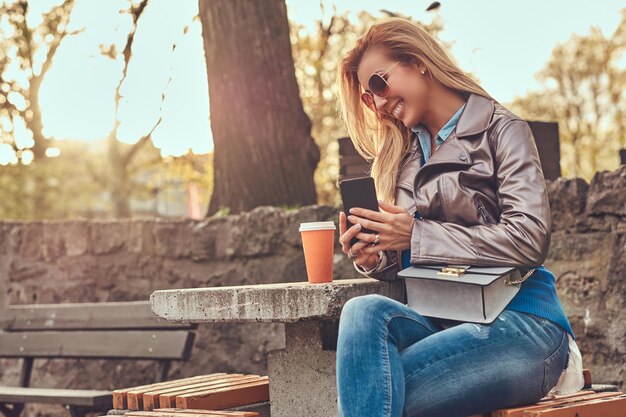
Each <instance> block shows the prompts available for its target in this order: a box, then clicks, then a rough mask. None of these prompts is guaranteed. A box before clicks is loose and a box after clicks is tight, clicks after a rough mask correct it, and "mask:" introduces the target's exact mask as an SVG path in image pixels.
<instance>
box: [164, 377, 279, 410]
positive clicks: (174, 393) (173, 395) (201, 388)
mask: <svg viewBox="0 0 626 417" xmlns="http://www.w3.org/2000/svg"><path fill="white" fill-rule="evenodd" d="M264 378H267V377H262V376H259V375H241V376H236V377H233V378H230V377H223V378H220V379H216V380H214V381H210V382H208V383H203V384H194V385H193V386H188V387H179V388H177V389H175V390H170V391H169V392H167V393H162V394H160V395H159V406H160V407H178V405H177V403H176V399H177V398H178V396H180V395H183V394H192V393H196V392H206V391H208V390H210V389H214V388H227V387H232V386H235V385H239V384H245V383H248V382H253V381H259V380H262V379H264ZM154 402H155V404H156V399H155V401H154ZM180 408H190V407H180ZM200 408H207V407H200Z"/></svg>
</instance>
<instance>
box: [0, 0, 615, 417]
mask: <svg viewBox="0 0 626 417" xmlns="http://www.w3.org/2000/svg"><path fill="white" fill-rule="evenodd" d="M0 7H1V10H2V13H1V14H0V32H1V36H0V45H1V46H0V288H2V290H3V294H2V297H0V312H3V309H6V308H9V307H10V306H17V305H29V304H46V303H55V304H56V303H85V302H110V301H146V300H148V299H149V297H150V294H151V293H152V292H154V291H156V290H160V289H169V288H192V287H213V286H224V285H244V284H265V283H277V282H294V281H304V280H306V270H305V265H304V258H303V255H302V246H301V241H300V237H299V234H298V232H297V229H298V224H299V223H300V222H302V221H317V220H320V221H321V220H333V221H335V222H336V221H337V214H338V210H339V208H340V196H339V193H338V183H337V179H338V177H339V171H340V158H339V153H340V146H339V142H338V139H339V138H341V137H345V136H346V133H347V132H346V130H345V126H344V125H343V123H342V122H341V121H340V119H339V118H338V114H337V107H336V89H335V86H334V82H335V73H336V69H337V64H338V60H339V59H340V57H341V56H342V55H343V53H344V52H345V51H347V50H348V49H349V48H350V47H351V46H352V45H353V43H354V41H355V40H356V39H357V37H358V36H360V35H361V34H362V33H364V31H365V30H366V29H367V28H368V27H369V25H370V24H372V23H373V22H375V21H376V19H378V18H381V17H386V16H402V17H406V18H408V19H411V20H413V21H416V22H418V23H420V24H422V25H423V26H424V27H425V28H426V29H427V30H428V31H429V32H430V33H432V34H433V35H434V36H435V37H436V38H437V39H439V40H440V41H441V42H442V43H443V44H444V45H445V46H446V48H447V49H448V51H449V52H450V54H451V56H452V57H453V58H454V59H455V60H456V61H457V62H458V63H459V65H460V66H461V68H462V69H464V70H465V71H466V72H468V73H469V74H470V75H471V76H472V77H473V78H475V79H476V80H477V81H478V82H479V83H481V85H482V86H483V87H484V88H485V89H486V90H487V91H488V92H489V93H490V94H491V95H493V96H494V97H495V98H496V99H498V100H499V101H500V102H501V103H502V104H504V105H505V106H507V107H508V108H510V109H511V110H512V111H513V112H515V113H516V114H518V115H519V116H520V117H522V118H524V119H525V120H533V121H545V122H553V123H557V124H558V134H559V136H558V137H559V145H560V147H559V148H560V154H559V156H560V159H559V161H558V162H559V164H560V172H561V176H560V177H559V178H557V179H554V180H549V181H547V183H548V190H549V195H550V206H551V210H552V217H553V234H552V243H551V248H550V254H549V256H548V259H547V261H546V266H547V267H548V268H549V269H550V270H551V271H553V272H554V274H555V276H556V278H557V289H558V292H559V298H560V299H561V302H562V304H563V307H564V309H565V311H566V313H567V315H568V318H569V319H570V322H571V324H572V327H573V329H574V331H575V333H576V334H577V343H578V345H579V347H580V349H581V352H582V353H583V363H584V365H585V367H588V368H590V369H591V370H592V372H593V375H594V377H595V378H596V380H599V381H602V382H605V383H611V384H616V385H619V386H620V387H623V385H624V381H626V350H625V349H626V332H625V331H624V323H625V322H626V296H625V295H626V280H625V279H624V277H626V262H625V261H624V259H626V221H625V219H626V202H625V199H626V166H625V165H622V164H621V161H620V150H623V149H625V148H626V132H625V129H626V114H625V113H626V94H625V93H624V91H626V88H624V87H625V86H626V55H625V54H624V50H625V49H626V2H602V3H599V2H588V1H551V2H549V3H546V2H541V1H525V2H515V1H501V2H492V1H485V0H473V1H460V0H457V1H442V2H434V3H433V2H405V1H388V2H385V4H384V6H381V3H380V2H375V1H369V0H368V1H358V2H357V1H336V2H331V1H324V0H322V1H315V0H306V1H302V0H300V1H296V0H288V1H286V2H285V1H284V0H263V1H251V0H232V1H206V0H203V1H200V2H197V1H195V0H148V1H145V0H144V1H127V0H114V1H106V2H102V1H96V0H66V1H60V0H31V1H19V0H13V1H11V0H5V1H3V2H2V3H1V6H0ZM381 7H384V9H381ZM250 231H254V233H252V234H250ZM335 249H336V251H335V264H334V267H335V277H336V278H352V277H358V274H357V273H356V271H354V268H353V266H352V263H351V262H349V260H348V259H346V257H345V255H343V254H342V253H341V251H340V249H339V247H336V248H335ZM281 346H284V335H283V329H282V324H280V323H259V324H232V323H218V324H214V325H210V326H209V325H203V326H200V328H199V329H198V331H197V340H196V343H195V345H194V349H193V354H192V358H191V360H190V361H189V362H186V363H180V364H175V365H174V366H173V367H172V370H171V377H173V378H177V377H184V376H192V375H197V374H201V373H209V372H250V373H258V374H266V373H267V363H266V357H267V353H268V351H271V350H275V349H279V348H280V347H281ZM94 362H96V363H94ZM111 362H112V363H111ZM155 372H156V370H155V365H154V364H153V363H150V362H149V361H145V362H144V361H139V363H134V362H131V363H129V362H128V361H107V364H106V366H104V365H103V363H102V362H100V361H83V360H80V359H78V360H41V361H37V362H36V366H35V370H34V371H33V379H32V381H31V382H32V383H31V385H32V386H39V387H55V388H82V389H108V390H111V389H115V388H118V387H120V386H132V385H140V384H145V383H149V382H151V381H152V380H153V378H154V375H155ZM19 373H20V366H19V362H18V361H17V360H13V359H2V360H0V385H8V386H15V385H16V384H17V381H18V379H19ZM62 412H63V410H62V409H61V408H54V407H50V406H29V407H28V408H27V413H28V414H27V415H29V416H34V415H60V414H61V413H62Z"/></svg>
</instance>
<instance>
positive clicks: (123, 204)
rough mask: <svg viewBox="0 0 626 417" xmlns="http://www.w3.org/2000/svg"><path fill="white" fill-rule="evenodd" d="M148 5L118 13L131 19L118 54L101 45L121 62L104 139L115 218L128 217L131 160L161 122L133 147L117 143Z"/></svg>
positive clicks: (136, 5) (133, 4)
mask: <svg viewBox="0 0 626 417" xmlns="http://www.w3.org/2000/svg"><path fill="white" fill-rule="evenodd" d="M147 5H148V0H142V1H139V2H132V1H131V2H129V9H128V10H125V11H121V13H122V14H125V15H127V16H128V17H130V19H131V29H130V31H129V32H128V35H127V36H126V38H125V42H124V44H123V47H122V51H121V52H118V49H117V46H116V45H115V44H113V45H106V46H105V45H101V50H102V53H103V54H104V55H106V56H109V57H111V59H113V60H120V61H121V62H122V72H121V76H120V80H119V82H118V84H117V86H116V88H115V121H114V125H113V128H112V129H111V131H110V132H109V135H108V137H107V143H108V151H107V155H108V160H109V168H110V193H111V199H112V201H113V214H114V216H116V217H129V216H130V215H131V207H130V197H131V195H132V193H133V191H134V190H133V182H132V181H131V174H132V171H133V170H134V168H133V167H132V165H133V159H134V158H135V157H136V155H137V153H138V152H139V151H140V150H141V148H143V147H145V146H146V144H148V143H150V142H151V140H152V134H153V133H154V131H155V129H156V128H157V127H158V126H159V124H160V123H161V120H162V118H161V116H160V115H159V117H158V118H157V120H156V121H155V123H154V125H153V126H152V127H151V128H150V129H149V131H147V132H146V133H145V134H144V135H143V136H141V137H140V138H138V139H137V141H136V142H135V143H134V144H132V145H126V144H123V143H120V142H119V140H118V132H119V127H120V124H121V117H120V103H121V101H122V100H123V99H124V97H123V94H122V91H123V88H124V83H125V82H126V80H127V74H128V68H129V65H130V63H131V58H132V56H133V52H132V51H133V44H134V41H135V35H136V33H137V27H138V22H139V19H140V17H141V16H142V14H143V13H144V10H145V8H146V6H147ZM188 30H189V26H185V27H184V28H183V34H186V33H187V31H188ZM176 46H177V45H176V43H174V44H172V53H173V52H174V50H175V49H176ZM170 81H171V77H170V79H169V81H168V83H167V85H166V86H165V88H164V89H163V92H162V94H161V100H162V102H161V104H163V100H165V90H166V89H167V86H168V85H169V82H170ZM154 162H156V163H158V162H160V158H158V157H157V158H156V159H154Z"/></svg>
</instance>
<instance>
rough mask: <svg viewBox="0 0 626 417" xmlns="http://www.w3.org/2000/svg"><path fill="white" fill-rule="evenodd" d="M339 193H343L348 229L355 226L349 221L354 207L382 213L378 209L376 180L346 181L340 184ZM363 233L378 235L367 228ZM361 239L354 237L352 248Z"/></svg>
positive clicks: (357, 179) (355, 179)
mask: <svg viewBox="0 0 626 417" xmlns="http://www.w3.org/2000/svg"><path fill="white" fill-rule="evenodd" d="M339 191H340V192H341V200H342V202H343V212H344V213H345V214H346V226H347V229H348V228H350V227H352V226H353V224H352V223H350V222H349V221H348V219H347V216H349V215H350V214H351V213H350V209H351V208H352V207H362V208H366V209H368V210H372V211H380V210H379V209H378V197H377V196H376V187H375V186H374V178H372V177H359V178H350V179H345V180H343V181H340V182H339ZM361 232H362V233H376V231H374V230H370V229H367V228H365V227H364V228H363V229H361ZM358 241H359V239H358V238H357V237H353V238H352V240H351V241H350V246H352V245H354V244H355V243H357V242H358Z"/></svg>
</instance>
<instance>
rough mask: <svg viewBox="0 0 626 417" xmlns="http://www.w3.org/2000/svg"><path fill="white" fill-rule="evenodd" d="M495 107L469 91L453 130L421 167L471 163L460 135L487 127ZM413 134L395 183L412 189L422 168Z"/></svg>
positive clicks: (474, 132) (473, 133) (420, 150)
mask: <svg viewBox="0 0 626 417" xmlns="http://www.w3.org/2000/svg"><path fill="white" fill-rule="evenodd" d="M494 110H495V106H494V104H493V101H492V100H490V99H488V98H486V97H483V96H481V95H479V94H475V93H470V96H469V98H468V99H467V105H466V106H465V109H463V112H462V113H461V116H460V117H459V120H458V122H457V124H456V127H455V128H454V130H453V131H452V132H451V133H450V136H449V137H448V139H446V140H445V141H444V142H443V143H442V144H441V145H440V146H439V149H438V150H437V151H436V152H435V153H433V154H432V156H431V157H430V158H429V159H428V161H427V162H426V164H424V167H428V166H435V165H439V164H445V163H452V164H458V165H471V164H472V163H473V162H472V158H471V156H470V154H469V152H468V151H467V149H466V148H465V146H463V144H462V143H461V141H460V140H459V138H460V137H464V136H470V135H475V134H477V133H481V132H483V131H485V130H486V129H487V127H488V126H489V123H490V121H491V116H492V115H493V112H494ZM418 142H419V141H418V140H417V134H415V133H414V134H412V135H411V151H410V152H409V154H408V155H407V156H406V158H405V159H404V160H403V162H402V163H403V164H404V166H403V167H401V171H400V175H399V177H398V181H397V185H398V186H400V187H402V188H405V189H407V190H414V189H415V188H416V186H418V184H419V182H420V181H419V180H418V178H417V177H418V174H420V173H421V171H422V169H421V168H422V162H421V161H422V149H421V147H420V146H419V145H418Z"/></svg>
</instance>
